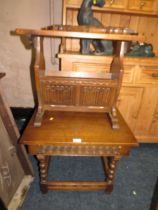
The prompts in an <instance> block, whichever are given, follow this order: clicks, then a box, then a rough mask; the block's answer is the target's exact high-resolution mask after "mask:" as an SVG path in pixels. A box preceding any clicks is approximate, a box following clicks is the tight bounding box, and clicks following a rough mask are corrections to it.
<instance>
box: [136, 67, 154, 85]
mask: <svg viewBox="0 0 158 210" xmlns="http://www.w3.org/2000/svg"><path fill="white" fill-rule="evenodd" d="M135 82H136V83H142V84H158V66H157V67H155V66H153V67H152V66H151V67H149V66H143V67H141V69H140V71H139V72H138V74H137V76H136V80H135Z"/></svg>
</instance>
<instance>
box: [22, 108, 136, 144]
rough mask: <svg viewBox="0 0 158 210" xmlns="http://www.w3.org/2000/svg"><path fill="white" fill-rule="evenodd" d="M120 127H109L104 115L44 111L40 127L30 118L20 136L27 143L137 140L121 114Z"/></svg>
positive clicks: (110, 142) (115, 142)
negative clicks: (35, 125)
mask: <svg viewBox="0 0 158 210" xmlns="http://www.w3.org/2000/svg"><path fill="white" fill-rule="evenodd" d="M118 118H119V125H120V128H119V129H112V127H111V125H110V121H109V119H108V116H107V114H105V113H82V112H80V113H79V112H52V111H51V112H48V111H46V112H45V114H44V117H43V120H42V125H41V127H34V125H33V120H34V116H33V117H32V119H31V121H30V122H29V124H28V125H27V127H26V129H25V131H24V133H23V135H22V137H21V139H20V143H21V144H26V145H126V146H137V145H138V143H137V141H136V139H135V137H134V135H133V133H132V132H131V130H130V129H129V127H128V126H127V124H126V123H125V121H124V120H123V118H122V117H121V115H120V114H118Z"/></svg>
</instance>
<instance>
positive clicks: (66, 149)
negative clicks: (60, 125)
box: [38, 145, 121, 156]
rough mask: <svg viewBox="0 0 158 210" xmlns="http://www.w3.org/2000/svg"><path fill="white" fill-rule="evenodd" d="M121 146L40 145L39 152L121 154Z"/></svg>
mask: <svg viewBox="0 0 158 210" xmlns="http://www.w3.org/2000/svg"><path fill="white" fill-rule="evenodd" d="M120 151H121V146H88V145H87V146H80V145H78V146H51V145H50V146H49V145H44V146H39V150H38V152H39V153H40V154H47V155H79V156H87V155H89V156H104V155H107V156H108V155H109V156H119V155H120Z"/></svg>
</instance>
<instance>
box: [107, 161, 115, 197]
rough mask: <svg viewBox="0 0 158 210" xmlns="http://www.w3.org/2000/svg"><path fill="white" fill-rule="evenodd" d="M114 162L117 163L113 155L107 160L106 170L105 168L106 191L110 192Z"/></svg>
mask: <svg viewBox="0 0 158 210" xmlns="http://www.w3.org/2000/svg"><path fill="white" fill-rule="evenodd" d="M116 163H117V160H116V159H115V157H111V158H110V160H109V164H108V170H107V183H108V188H107V192H109V193H110V192H112V190H113V183H114V177H115V170H116Z"/></svg>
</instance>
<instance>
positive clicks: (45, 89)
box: [41, 80, 75, 105]
mask: <svg viewBox="0 0 158 210" xmlns="http://www.w3.org/2000/svg"><path fill="white" fill-rule="evenodd" d="M41 83H42V88H41V90H42V99H43V103H44V104H55V105H59V104H65V105H75V86H72V85H62V84H59V85H56V84H54V83H53V82H51V81H47V80H42V81H41Z"/></svg>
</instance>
